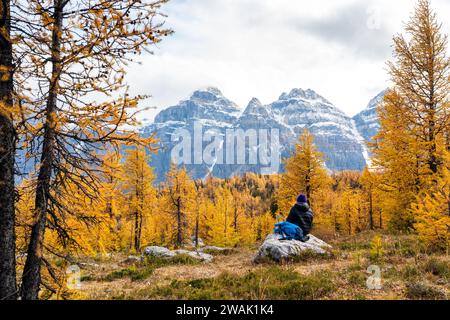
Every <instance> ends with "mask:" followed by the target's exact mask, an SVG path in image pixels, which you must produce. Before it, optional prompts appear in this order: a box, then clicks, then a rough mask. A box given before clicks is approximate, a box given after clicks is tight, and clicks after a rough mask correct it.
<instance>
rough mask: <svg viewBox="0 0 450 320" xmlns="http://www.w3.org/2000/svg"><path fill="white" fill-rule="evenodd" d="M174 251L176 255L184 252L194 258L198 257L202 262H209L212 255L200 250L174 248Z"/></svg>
mask: <svg viewBox="0 0 450 320" xmlns="http://www.w3.org/2000/svg"><path fill="white" fill-rule="evenodd" d="M172 252H174V253H175V254H176V255H179V254H184V255H188V256H190V257H192V258H194V259H198V260H201V261H203V262H211V261H212V260H213V256H212V255H210V254H207V253H203V252H200V251H188V250H174V251H172Z"/></svg>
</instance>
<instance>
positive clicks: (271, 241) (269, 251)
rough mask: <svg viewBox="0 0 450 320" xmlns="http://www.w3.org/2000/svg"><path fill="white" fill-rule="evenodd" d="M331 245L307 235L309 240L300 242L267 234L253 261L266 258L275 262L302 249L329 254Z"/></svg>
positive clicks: (288, 257)
mask: <svg viewBox="0 0 450 320" xmlns="http://www.w3.org/2000/svg"><path fill="white" fill-rule="evenodd" d="M329 249H331V246H330V245H329V244H327V243H326V242H324V241H322V240H320V239H319V238H317V237H315V236H313V235H309V240H308V241H306V242H301V241H297V240H283V241H281V240H280V236H279V235H277V234H271V235H269V236H267V238H266V240H265V241H264V243H263V244H262V245H261V247H260V248H259V251H258V253H257V255H256V257H255V258H254V262H256V263H258V262H262V261H265V260H267V259H270V260H274V261H277V262H281V261H287V260H289V259H292V258H294V257H295V256H298V255H299V254H300V253H301V252H303V251H308V250H309V251H312V252H315V253H317V254H324V255H325V254H329Z"/></svg>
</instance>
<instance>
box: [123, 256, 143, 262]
mask: <svg viewBox="0 0 450 320" xmlns="http://www.w3.org/2000/svg"><path fill="white" fill-rule="evenodd" d="M143 261H144V257H142V256H128V258H127V259H126V260H125V261H123V263H125V264H134V263H141V262H143Z"/></svg>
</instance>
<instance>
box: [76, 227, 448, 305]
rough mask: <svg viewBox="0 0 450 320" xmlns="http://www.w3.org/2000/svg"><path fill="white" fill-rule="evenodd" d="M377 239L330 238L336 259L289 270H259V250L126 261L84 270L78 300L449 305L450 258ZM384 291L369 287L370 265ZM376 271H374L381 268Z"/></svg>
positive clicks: (398, 240) (313, 260) (404, 240)
mask: <svg viewBox="0 0 450 320" xmlns="http://www.w3.org/2000/svg"><path fill="white" fill-rule="evenodd" d="M373 237H374V233H372V232H367V233H363V234H360V235H357V236H351V237H346V238H340V239H338V240H329V241H328V242H329V243H330V244H331V245H332V246H333V250H332V254H331V255H330V256H326V257H323V256H318V255H314V254H311V253H306V254H305V255H304V256H301V257H299V258H298V259H296V261H292V262H289V263H285V264H282V265H280V264H276V263H271V262H268V263H264V264H254V263H253V262H252V260H253V257H254V255H255V253H256V251H257V247H254V248H236V249H233V250H231V251H230V252H227V253H226V254H221V255H216V256H214V260H213V262H211V263H199V262H197V261H195V260H193V259H189V257H179V258H177V259H172V260H154V259H153V260H147V261H145V262H142V263H137V264H129V263H124V262H123V261H124V260H126V257H127V256H126V255H120V254H117V255H113V256H111V257H110V258H108V259H96V260H95V261H92V260H91V261H89V260H86V259H84V264H82V266H83V268H82V279H81V280H82V282H81V289H80V290H78V291H76V292H73V296H72V298H74V299H139V300H142V299H256V300H264V299H294V300H302V299H389V300H394V299H449V298H450V257H449V255H448V253H441V254H437V253H434V254H430V253H428V254H427V253H424V252H423V250H421V249H419V245H418V243H417V241H416V240H415V238H414V237H411V236H393V235H388V234H383V235H382V244H383V245H382V248H378V249H377V250H374V248H373V246H372V247H371V244H370V243H371V240H372V239H373ZM371 265H372V266H378V267H379V268H380V269H379V270H380V277H381V289H378V290H374V289H368V286H367V279H368V278H369V277H370V276H371V274H369V273H368V271H367V269H368V267H369V266H371ZM376 268H377V267H375V269H376Z"/></svg>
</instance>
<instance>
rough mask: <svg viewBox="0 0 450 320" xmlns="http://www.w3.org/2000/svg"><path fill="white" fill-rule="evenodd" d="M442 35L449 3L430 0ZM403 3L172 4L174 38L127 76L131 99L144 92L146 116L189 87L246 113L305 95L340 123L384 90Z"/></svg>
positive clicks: (188, 0)
mask: <svg viewBox="0 0 450 320" xmlns="http://www.w3.org/2000/svg"><path fill="white" fill-rule="evenodd" d="M432 5H433V7H434V8H435V9H436V12H437V13H438V16H439V18H440V20H441V21H442V22H443V23H444V28H443V31H444V32H445V33H447V34H449V33H450V28H449V25H450V24H449V22H446V21H445V20H447V21H448V20H450V19H449V18H450V1H449V0H432ZM413 7H414V1H412V0H395V1H392V0H315V1H310V0H171V1H170V2H169V3H168V4H167V5H165V6H164V7H163V8H162V11H163V12H164V13H166V14H167V15H168V17H167V19H166V26H167V27H170V28H172V29H173V30H174V31H175V34H174V35H172V36H170V37H169V38H166V39H165V40H164V41H163V42H162V43H160V44H159V45H158V47H157V48H154V55H145V56H142V57H140V58H139V60H140V61H141V62H142V64H141V65H134V66H132V67H131V68H130V71H129V75H128V82H129V84H130V88H131V90H132V93H135V94H138V93H139V94H150V95H152V96H153V98H152V99H150V100H147V101H146V102H145V106H155V107H157V109H156V110H153V111H149V112H147V114H146V116H147V117H148V118H150V119H151V118H152V117H153V116H154V115H155V114H156V113H157V112H158V111H160V110H162V109H164V108H166V107H168V106H171V105H174V104H176V103H177V102H178V101H180V100H182V99H185V98H187V97H188V96H189V94H190V93H191V92H193V91H194V90H195V89H197V88H201V87H207V86H215V87H218V88H219V89H220V90H221V91H222V92H223V94H224V95H225V96H227V97H228V98H230V99H231V100H233V101H234V102H236V103H237V104H238V105H239V106H240V107H241V108H245V107H246V105H247V103H248V102H249V101H250V100H251V98H252V97H257V98H259V99H260V100H261V101H262V103H271V102H273V101H274V100H276V99H277V98H278V97H279V96H280V94H281V93H282V92H285V91H289V90H291V89H292V88H303V89H307V88H311V89H313V90H315V91H317V92H318V93H319V94H321V95H323V96H324V97H325V98H327V99H328V100H330V101H331V102H332V103H334V104H335V105H336V106H337V107H338V108H340V109H341V110H343V111H344V112H346V113H347V114H348V115H354V114H356V113H357V112H359V111H360V110H362V109H363V108H364V107H365V106H366V105H367V103H368V101H369V100H370V99H371V98H372V97H374V96H375V95H376V94H378V93H379V92H380V91H381V90H383V89H384V88H386V87H387V86H389V77H388V75H387V72H386V61H387V60H389V59H391V56H392V53H391V45H392V36H393V35H394V34H395V33H398V32H401V31H402V26H403V22H405V21H407V20H408V18H409V16H410V15H411V13H412V10H413Z"/></svg>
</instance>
